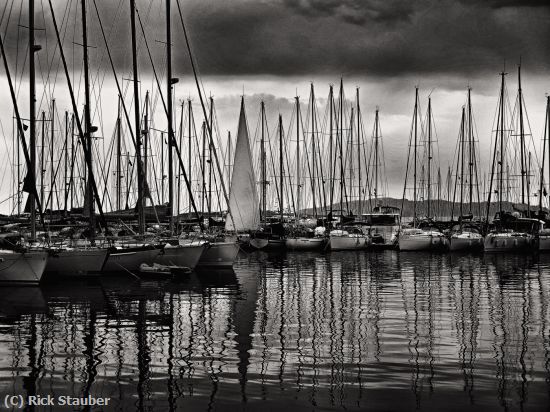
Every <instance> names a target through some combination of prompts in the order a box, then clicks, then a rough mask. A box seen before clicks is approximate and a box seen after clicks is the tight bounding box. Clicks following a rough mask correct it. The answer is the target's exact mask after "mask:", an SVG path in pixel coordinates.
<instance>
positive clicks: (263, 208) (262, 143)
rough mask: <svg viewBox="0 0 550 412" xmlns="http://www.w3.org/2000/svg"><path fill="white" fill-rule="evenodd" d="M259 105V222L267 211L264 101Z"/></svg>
mask: <svg viewBox="0 0 550 412" xmlns="http://www.w3.org/2000/svg"><path fill="white" fill-rule="evenodd" d="M260 107H261V117H262V120H261V121H262V136H261V139H260V163H261V177H260V179H261V182H262V201H261V202H262V203H261V205H260V207H261V215H260V222H261V221H262V220H263V221H264V222H265V221H266V212H267V197H266V191H267V180H266V155H265V103H264V101H263V100H262V102H261V103H260Z"/></svg>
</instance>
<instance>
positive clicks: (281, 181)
mask: <svg viewBox="0 0 550 412" xmlns="http://www.w3.org/2000/svg"><path fill="white" fill-rule="evenodd" d="M283 160H284V153H283V117H282V116H281V115H280V114H279V185H280V187H281V190H280V197H279V215H280V219H281V222H283V220H284V216H283V207H284V197H283V193H284V189H283V185H284V162H283Z"/></svg>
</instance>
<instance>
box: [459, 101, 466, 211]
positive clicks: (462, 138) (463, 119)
mask: <svg viewBox="0 0 550 412" xmlns="http://www.w3.org/2000/svg"><path fill="white" fill-rule="evenodd" d="M465 120H466V119H465V110H464V107H462V117H461V121H460V134H459V135H460V156H459V162H460V206H459V210H460V212H459V216H463V215H464V211H463V203H464V143H465V142H464V140H465V136H464V129H465V124H464V122H465Z"/></svg>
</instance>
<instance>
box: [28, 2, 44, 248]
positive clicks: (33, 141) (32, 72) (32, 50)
mask: <svg viewBox="0 0 550 412" xmlns="http://www.w3.org/2000/svg"><path fill="white" fill-rule="evenodd" d="M39 50H40V46H38V45H35V43H34V0H29V83H30V85H29V92H30V97H29V100H30V115H29V122H30V160H31V165H30V170H29V173H30V175H31V181H32V182H33V184H34V185H35V186H36V80H35V67H34V53H35V52H37V51H39ZM34 192H35V193H36V190H35V191H34ZM35 193H32V192H31V193H30V194H29V199H30V202H29V203H30V209H31V210H30V212H31V240H36V198H35ZM40 204H41V205H43V203H40Z"/></svg>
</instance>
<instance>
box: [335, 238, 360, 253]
mask: <svg viewBox="0 0 550 412" xmlns="http://www.w3.org/2000/svg"><path fill="white" fill-rule="evenodd" d="M368 245H369V238H367V237H364V236H331V237H330V249H331V250H334V251H338V250H362V249H366V248H367V247H368Z"/></svg>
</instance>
